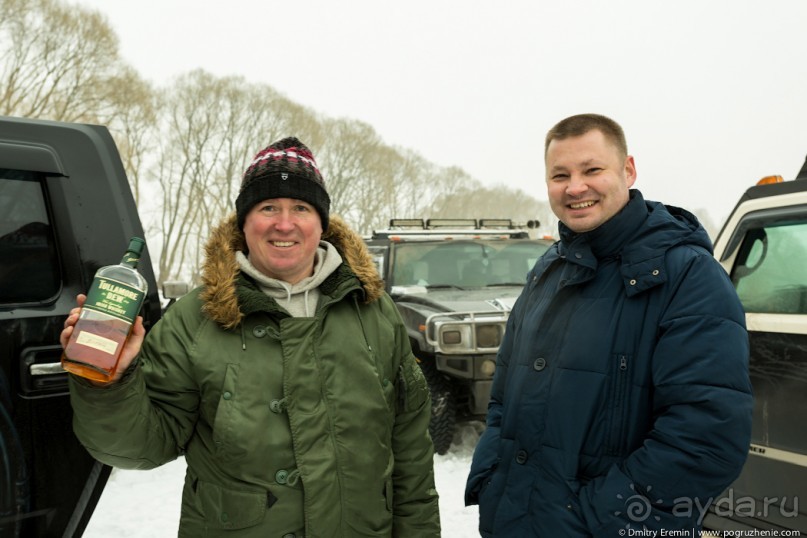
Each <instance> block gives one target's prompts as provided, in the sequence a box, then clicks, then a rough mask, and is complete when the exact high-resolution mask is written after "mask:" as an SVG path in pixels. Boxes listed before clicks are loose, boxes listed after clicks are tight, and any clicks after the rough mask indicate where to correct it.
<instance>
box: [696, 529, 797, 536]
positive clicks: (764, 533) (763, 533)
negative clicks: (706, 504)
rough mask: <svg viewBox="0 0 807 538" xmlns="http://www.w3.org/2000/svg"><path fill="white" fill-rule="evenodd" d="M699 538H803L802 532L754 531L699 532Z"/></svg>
mask: <svg viewBox="0 0 807 538" xmlns="http://www.w3.org/2000/svg"><path fill="white" fill-rule="evenodd" d="M698 536H702V537H708V536H715V537H716V536H721V537H723V536H738V537H740V536H743V537H744V536H801V531H790V530H781V531H780V530H776V529H772V530H763V529H752V530H745V531H698Z"/></svg>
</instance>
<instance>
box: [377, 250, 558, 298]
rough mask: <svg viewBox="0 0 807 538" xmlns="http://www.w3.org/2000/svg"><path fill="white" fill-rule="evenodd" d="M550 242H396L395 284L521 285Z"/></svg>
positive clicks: (392, 277)
mask: <svg viewBox="0 0 807 538" xmlns="http://www.w3.org/2000/svg"><path fill="white" fill-rule="evenodd" d="M549 245H550V242H548V241H547V242H543V241H533V240H529V239H523V240H510V241H501V240H499V241H496V240H485V239H475V240H467V241H465V240H453V241H434V242H411V243H397V244H395V246H394V249H393V250H392V252H391V255H392V259H391V265H390V274H389V281H390V284H391V285H393V286H428V287H440V286H449V287H459V288H463V289H464V288H475V287H484V286H494V285H505V284H512V285H518V286H522V285H524V281H525V278H526V275H527V272H528V271H529V270H530V269H531V268H532V266H533V265H535V262H536V261H537V260H538V258H539V257H540V256H541V254H543V253H544V252H545V251H546V250H547V248H549Z"/></svg>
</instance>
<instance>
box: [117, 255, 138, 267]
mask: <svg viewBox="0 0 807 538" xmlns="http://www.w3.org/2000/svg"><path fill="white" fill-rule="evenodd" d="M139 261H140V255H139V254H137V253H135V252H131V251H127V252H126V254H124V255H123V259H121V261H120V264H121V265H125V266H126V267H131V268H132V269H137V264H138V262H139Z"/></svg>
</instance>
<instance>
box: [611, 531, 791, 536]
mask: <svg viewBox="0 0 807 538" xmlns="http://www.w3.org/2000/svg"><path fill="white" fill-rule="evenodd" d="M619 536H620V537H622V536H625V537H627V536H635V537H648V538H656V537H661V536H668V537H672V536H675V537H685V538H698V537H702V538H717V537H720V538H728V537H737V538H745V537H753V536H801V531H793V530H776V529H772V530H764V529H750V530H742V531H708V530H699V529H676V530H664V529H659V530H649V529H620V531H619Z"/></svg>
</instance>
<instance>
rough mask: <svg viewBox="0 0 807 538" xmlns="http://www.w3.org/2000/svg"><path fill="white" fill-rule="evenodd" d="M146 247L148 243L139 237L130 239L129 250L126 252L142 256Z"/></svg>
mask: <svg viewBox="0 0 807 538" xmlns="http://www.w3.org/2000/svg"><path fill="white" fill-rule="evenodd" d="M145 246H146V242H145V241H144V240H143V239H141V238H139V237H132V238H131V239H129V248H127V249H126V250H127V251H128V252H132V253H134V254H137V255H138V256H140V255H141V254H142V253H143V247H145Z"/></svg>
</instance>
